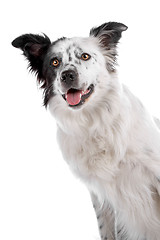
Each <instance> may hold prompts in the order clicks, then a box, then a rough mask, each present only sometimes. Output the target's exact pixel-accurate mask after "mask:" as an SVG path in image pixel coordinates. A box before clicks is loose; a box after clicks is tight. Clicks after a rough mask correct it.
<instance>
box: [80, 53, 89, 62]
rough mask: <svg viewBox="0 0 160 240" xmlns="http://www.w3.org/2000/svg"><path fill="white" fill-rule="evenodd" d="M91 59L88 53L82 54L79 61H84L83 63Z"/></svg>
mask: <svg viewBox="0 0 160 240" xmlns="http://www.w3.org/2000/svg"><path fill="white" fill-rule="evenodd" d="M90 58H91V56H90V55H89V54H88V53H83V54H82V55H81V59H82V60H84V61H87V60H89V59H90Z"/></svg>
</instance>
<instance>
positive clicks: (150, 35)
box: [0, 0, 160, 240]
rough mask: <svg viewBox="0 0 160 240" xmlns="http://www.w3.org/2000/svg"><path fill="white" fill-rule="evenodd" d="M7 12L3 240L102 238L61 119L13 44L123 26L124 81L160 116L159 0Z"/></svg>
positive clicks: (0, 176) (13, 7) (71, 0)
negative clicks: (69, 161) (65, 145)
mask: <svg viewBox="0 0 160 240" xmlns="http://www.w3.org/2000/svg"><path fill="white" fill-rule="evenodd" d="M0 9H1V14H0V23H1V33H0V34H1V37H0V53H1V56H0V66H1V68H0V69H1V70H0V75H1V78H0V98H1V99H0V104H1V106H0V138H1V143H0V146H1V151H0V154H1V157H0V239H1V240H12V239H16V240H51V239H52V240H53V239H54V240H55V239H56V240H64V239H69V240H98V239H99V237H98V229H97V226H96V218H95V216H94V211H93V209H92V206H91V201H90V197H89V194H88V192H87V190H86V188H85V186H83V184H81V183H80V181H79V180H77V179H76V178H75V177H74V176H73V175H72V173H71V172H70V171H69V169H68V166H67V165H66V163H65V162H64V161H63V159H62V156H61V153H60V151H59V148H58V145H57V143H56V124H55V121H54V119H52V117H51V116H50V114H49V113H48V112H47V111H46V110H45V109H44V108H43V107H42V98H41V92H40V91H38V88H37V85H36V80H35V77H34V76H33V75H32V74H30V73H28V71H27V62H26V61H25V60H24V58H23V56H22V55H21V52H20V50H17V49H15V48H13V47H12V46H11V44H10V42H11V41H12V40H13V39H14V38H15V37H17V36H19V35H21V34H24V33H41V32H44V33H46V34H47V35H48V36H49V37H50V38H51V40H56V39H57V38H59V37H62V36H68V37H72V36H88V33H89V30H90V28H92V27H93V26H97V25H100V24H102V23H104V22H107V21H119V22H122V23H124V24H126V25H127V26H128V27H129V28H128V30H127V31H126V32H124V33H123V38H122V39H121V43H120V45H119V55H120V56H119V64H120V69H119V75H120V78H121V81H122V82H124V83H125V84H127V85H128V86H129V88H130V89H131V90H132V92H134V93H135V94H136V95H137V96H138V97H140V99H141V100H142V101H143V103H144V104H145V105H146V106H147V108H148V109H149V111H150V112H151V113H152V114H154V115H156V116H158V117H160V94H159V92H160V74H159V71H160V61H159V58H160V34H159V32H160V11H159V10H160V7H159V1H158V0H157V1H155V0H152V1H147V0H144V1H143V0H134V1H129V0H128V1H127V0H126V1H123V0H117V1H116V0H110V1H107V0H105V1H101V0H99V1H96V0H95V1H93V0H91V1H87V0H79V1H76V0H64V1H60V0H59V1H58V0H57V1H55V0H52V1H48V0H45V1H44V0H43V1H37V0H35V1H34V0H32V1H31V0H28V1H27V0H26V1H17V0H14V1H12V0H11V1H7V0H5V1H3V3H1V6H0ZM75 141H76V139H75Z"/></svg>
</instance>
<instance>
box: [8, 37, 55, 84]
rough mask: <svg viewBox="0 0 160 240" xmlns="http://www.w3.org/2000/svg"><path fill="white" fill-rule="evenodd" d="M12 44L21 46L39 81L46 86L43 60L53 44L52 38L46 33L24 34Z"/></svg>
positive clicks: (17, 46)
mask: <svg viewBox="0 0 160 240" xmlns="http://www.w3.org/2000/svg"><path fill="white" fill-rule="evenodd" d="M12 45H13V46H14V47H16V48H20V49H21V50H22V51H23V54H24V56H26V58H27V60H28V61H29V67H30V68H31V70H32V71H34V72H35V73H36V74H37V79H38V81H39V83H42V87H45V84H46V82H45V77H44V76H43V71H42V68H43V61H44V58H45V55H46V53H47V51H48V48H49V47H50V45H51V42H50V39H49V38H48V37H47V36H46V35H45V34H44V35H43V36H41V35H34V34H24V35H22V36H20V37H18V38H16V39H15V40H14V41H13V42H12Z"/></svg>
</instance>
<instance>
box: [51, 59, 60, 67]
mask: <svg viewBox="0 0 160 240" xmlns="http://www.w3.org/2000/svg"><path fill="white" fill-rule="evenodd" d="M59 64H60V62H59V60H58V59H57V58H55V59H53V60H52V65H53V66H54V67H58V65H59Z"/></svg>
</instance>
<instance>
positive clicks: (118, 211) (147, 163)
mask: <svg viewBox="0 0 160 240" xmlns="http://www.w3.org/2000/svg"><path fill="white" fill-rule="evenodd" d="M124 30H126V27H125V26H124V25H123V24H119V23H107V24H103V25H102V26H100V27H98V28H96V29H92V30H91V32H90V37H88V38H71V39H67V38H66V39H60V40H58V41H57V42H55V43H54V44H52V45H50V40H49V39H48V38H47V36H45V37H41V36H38V35H31V34H30V35H22V36H21V37H19V38H17V39H16V40H14V41H13V43H12V44H13V46H15V47H19V48H21V49H22V50H23V51H24V54H25V56H27V58H28V60H29V61H30V64H31V67H32V69H33V70H34V71H37V72H38V77H41V78H42V79H43V83H44V86H45V87H46V90H45V94H46V103H47V104H48V105H49V109H50V111H51V113H52V115H53V116H54V118H55V119H56V121H57V127H58V134H57V136H58V142H59V145H60V148H61V150H62V153H63V156H64V159H65V160H66V161H67V162H68V164H69V166H70V168H71V169H72V171H73V172H74V173H75V174H76V175H77V176H78V177H79V178H81V179H82V180H83V181H84V183H85V184H86V185H87V187H88V189H89V191H90V193H91V197H92V201H93V206H94V208H95V211H96V215H97V220H98V224H99V230H100V235H101V239H102V240H159V239H160V128H159V127H160V122H159V121H158V120H157V119H153V118H152V116H150V114H149V113H148V112H147V110H146V109H145V108H144V106H143V105H142V103H141V102H140V101H139V100H138V99H137V98H136V97H135V96H134V95H133V94H132V93H131V92H130V91H129V90H128V88H127V87H126V86H124V85H122V84H121V82H120V81H119V79H118V76H117V72H116V70H115V61H116V58H115V56H116V44H117V43H118V40H119V38H120V36H121V32H122V31H124ZM47 44H48V45H49V49H48V50H47V53H46V46H48V45H47ZM42 52H43V55H41V54H42ZM44 53H46V56H45V58H44V64H42V57H44ZM82 53H87V54H89V55H90V56H91V58H90V59H89V60H88V61H83V60H82V59H81V54H82ZM55 56H56V58H58V57H60V58H61V63H60V64H59V66H58V68H56V69H55V68H54V70H53V69H51V66H49V62H50V58H51V59H52V58H53V57H55ZM39 57H40V59H39ZM48 59H49V60H48ZM47 64H48V65H47ZM41 67H42V69H43V72H41ZM44 69H45V70H44ZM68 69H71V70H76V72H77V73H78V82H77V89H83V90H86V89H87V88H88V87H89V86H90V85H91V84H93V85H94V92H93V93H92V94H91V96H90V97H89V99H87V100H86V101H85V102H84V104H82V105H80V106H79V107H71V106H69V105H68V103H67V101H65V99H64V98H63V97H62V95H63V94H65V93H66V91H67V90H68V89H66V88H65V84H64V82H62V79H61V74H62V72H63V71H66V70H68ZM47 74H48V75H47ZM52 75H53V76H54V79H52ZM48 79H50V84H48V81H49V80H48Z"/></svg>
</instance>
